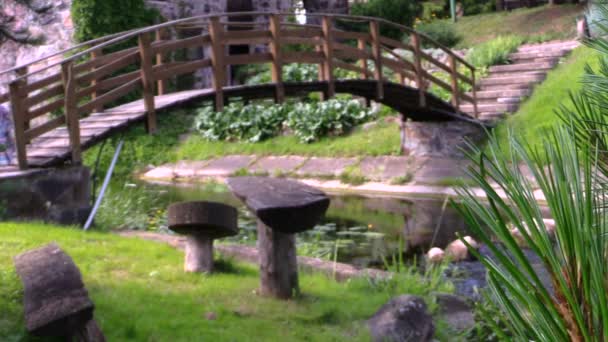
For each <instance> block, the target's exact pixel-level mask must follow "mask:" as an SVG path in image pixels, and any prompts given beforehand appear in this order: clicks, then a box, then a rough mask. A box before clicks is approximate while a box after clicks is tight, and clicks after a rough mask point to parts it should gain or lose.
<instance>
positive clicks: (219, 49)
mask: <svg viewBox="0 0 608 342" xmlns="http://www.w3.org/2000/svg"><path fill="white" fill-rule="evenodd" d="M223 31H224V28H223V26H222V24H220V18H219V17H213V18H211V19H209V35H210V37H211V65H212V67H213V90H214V91H215V110H216V111H218V112H221V111H222V110H223V109H224V103H225V101H224V91H223V86H224V84H225V82H226V68H225V65H224V57H225V51H224V46H223V44H222V35H223Z"/></svg>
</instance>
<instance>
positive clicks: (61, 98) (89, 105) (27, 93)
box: [0, 12, 477, 170]
mask: <svg viewBox="0 0 608 342" xmlns="http://www.w3.org/2000/svg"><path fill="white" fill-rule="evenodd" d="M309 16H314V17H315V21H316V22H318V23H320V25H310V24H309V25H305V24H299V23H298V22H297V20H296V16H295V15H294V14H286V13H258V12H255V13H252V12H247V13H229V14H222V15H211V16H200V17H193V18H187V19H181V20H176V21H172V22H167V23H163V24H160V25H156V26H152V27H147V28H142V29H137V30H132V31H128V32H124V33H120V34H115V35H112V36H107V37H103V38H99V39H96V40H93V41H90V42H86V43H82V44H79V45H76V46H74V47H72V48H70V49H68V50H64V51H61V52H58V53H56V54H54V55H51V56H48V57H45V58H42V59H39V60H36V61H32V62H31V63H29V64H26V65H20V66H18V67H16V68H13V69H10V70H6V71H2V72H0V77H5V78H6V77H9V78H10V81H9V87H8V88H9V92H7V93H4V94H0V104H1V103H3V102H9V101H10V107H11V110H12V115H13V120H14V136H15V141H16V154H17V162H18V165H19V168H20V169H22V170H23V169H27V168H28V167H51V166H55V165H60V164H61V163H64V162H66V161H70V162H71V163H73V164H79V163H81V152H82V150H83V149H86V148H88V147H91V146H93V145H94V144H95V143H97V142H99V141H101V140H103V139H106V138H108V137H110V136H112V135H113V134H115V133H116V132H118V131H120V130H123V129H125V128H127V127H129V126H130V125H132V124H134V123H135V122H139V121H144V122H145V124H146V127H147V130H148V132H149V133H153V132H155V131H156V125H157V123H156V112H157V111H159V110H162V109H168V108H171V107H175V106H179V105H183V104H184V103H186V102H189V101H199V100H202V99H208V100H212V101H213V103H214V104H215V107H216V109H217V110H221V109H222V108H223V106H224V104H225V103H226V101H228V100H230V99H232V98H238V99H244V100H248V99H259V98H273V99H275V101H277V102H281V101H283V100H284V98H285V97H288V96H302V95H306V94H308V93H310V92H321V93H322V94H323V95H324V97H325V98H329V97H332V96H333V95H334V94H335V93H349V94H353V95H356V96H360V97H364V98H366V99H368V100H374V101H377V102H380V103H383V104H385V105H388V106H390V107H392V108H394V109H396V110H397V111H399V112H400V113H402V114H403V115H404V116H405V117H407V118H411V119H412V120H416V121H450V120H472V121H475V118H474V116H476V115H477V108H476V97H475V68H474V67H473V66H471V65H470V64H468V63H467V62H466V61H464V60H463V59H462V58H460V57H459V56H457V55H456V54H454V53H453V52H452V51H451V50H450V49H448V48H446V47H444V46H442V45H441V44H439V43H437V42H435V41H433V40H432V39H430V38H429V37H427V36H425V35H423V34H421V33H418V32H416V31H414V30H412V29H410V28H408V27H405V26H402V25H398V24H395V23H391V22H388V21H385V20H382V19H376V18H368V17H355V16H344V15H309ZM384 27H388V28H391V29H393V30H399V31H401V32H403V33H404V34H406V35H407V36H409V42H402V41H398V40H394V39H391V38H388V37H385V36H382V35H381V32H382V29H383V28H384ZM422 45H424V46H432V47H434V48H437V49H440V50H443V52H445V54H446V56H447V61H445V60H444V61H441V60H438V59H436V58H434V57H432V56H431V55H429V54H427V53H425V52H424V51H423V50H422V48H421V46H422ZM234 46H239V47H241V50H243V49H242V47H245V48H246V49H245V53H244V54H231V53H230V52H231V51H233V50H232V49H231V47H234ZM241 52H242V51H241ZM255 63H265V64H269V65H270V69H271V73H272V82H271V83H268V84H260V85H234V84H230V83H231V82H230V81H229V80H228V79H229V77H228V76H229V70H230V67H231V66H236V65H245V64H255ZM289 63H310V64H316V65H318V70H319V73H318V81H314V82H302V83H287V82H283V80H282V69H283V66H284V65H286V64H289ZM203 69H207V70H209V74H210V75H211V79H212V81H213V86H212V88H209V89H200V90H178V89H177V88H176V86H175V84H176V77H178V76H182V75H188V74H193V73H195V72H198V71H200V70H203ZM339 70H344V71H348V72H349V73H348V75H350V76H349V78H347V79H338V78H337V77H336V73H337V71H339ZM437 71H441V72H443V75H447V77H443V78H441V77H439V76H438V73H437ZM342 74H344V73H342ZM446 79H447V80H446ZM429 87H438V88H439V89H442V90H443V91H444V92H447V93H449V94H451V101H450V103H447V102H444V101H442V100H441V99H439V98H438V97H436V96H434V95H432V94H430V93H429V92H428V89H429ZM463 89H472V92H471V93H469V94H466V93H465V92H464V91H463ZM462 102H468V103H470V104H472V105H473V108H474V113H475V115H473V116H469V115H467V114H464V113H460V112H459V111H458V108H459V106H460V105H461V103H462Z"/></svg>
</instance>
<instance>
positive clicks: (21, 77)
mask: <svg viewBox="0 0 608 342" xmlns="http://www.w3.org/2000/svg"><path fill="white" fill-rule="evenodd" d="M27 70H28V66H24V67H20V68H17V70H15V76H16V77H17V80H16V82H20V83H21V87H23V86H24V85H26V84H27V76H26V75H27ZM25 96H27V94H25ZM23 109H24V110H25V112H26V113H27V112H28V111H29V108H28V107H27V106H25V105H24V107H23ZM29 128H30V121H29V120H25V121H24V122H23V129H26V130H27V129H29Z"/></svg>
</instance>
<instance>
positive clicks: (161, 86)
mask: <svg viewBox="0 0 608 342" xmlns="http://www.w3.org/2000/svg"><path fill="white" fill-rule="evenodd" d="M164 33H165V30H164V29H162V28H160V29H158V30H156V32H155V35H156V43H158V42H162V41H163V38H164V37H163V36H164ZM164 57H165V54H163V53H160V52H158V53H156V65H155V67H162V65H163V64H164V63H165V61H164ZM155 78H156V76H155ZM166 88H167V80H166V79H157V81H156V94H157V95H163V94H164V93H165V92H166Z"/></svg>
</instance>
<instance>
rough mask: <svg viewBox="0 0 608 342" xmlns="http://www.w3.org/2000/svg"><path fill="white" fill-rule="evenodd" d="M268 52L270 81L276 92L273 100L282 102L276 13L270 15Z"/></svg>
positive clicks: (282, 91) (277, 18) (281, 66)
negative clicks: (270, 57) (270, 58)
mask: <svg viewBox="0 0 608 342" xmlns="http://www.w3.org/2000/svg"><path fill="white" fill-rule="evenodd" d="M269 25H270V34H271V35H272V41H271V42H270V54H271V55H272V66H271V72H272V82H274V85H275V89H276V93H275V101H276V102H277V103H282V102H283V100H284V99H285V87H284V85H283V60H282V57H281V19H280V18H279V16H278V15H276V14H271V15H270V23H269Z"/></svg>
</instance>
